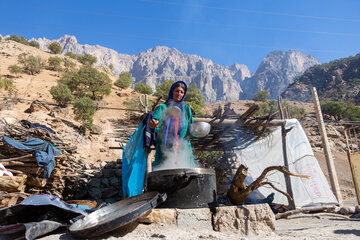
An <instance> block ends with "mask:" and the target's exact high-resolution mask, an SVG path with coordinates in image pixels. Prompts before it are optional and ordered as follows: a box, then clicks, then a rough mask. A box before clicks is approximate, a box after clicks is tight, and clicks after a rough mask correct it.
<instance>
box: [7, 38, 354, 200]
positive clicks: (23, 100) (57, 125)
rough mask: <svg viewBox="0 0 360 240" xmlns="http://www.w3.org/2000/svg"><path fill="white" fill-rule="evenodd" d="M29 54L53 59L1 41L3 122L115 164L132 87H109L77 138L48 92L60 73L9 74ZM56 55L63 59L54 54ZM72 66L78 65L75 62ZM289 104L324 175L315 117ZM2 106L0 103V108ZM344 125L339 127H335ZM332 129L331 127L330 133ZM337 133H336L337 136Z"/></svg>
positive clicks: (344, 180) (339, 159)
mask: <svg viewBox="0 0 360 240" xmlns="http://www.w3.org/2000/svg"><path fill="white" fill-rule="evenodd" d="M23 52H25V53H29V54H32V55H35V56H40V57H41V58H42V59H43V60H44V61H45V60H47V59H48V58H49V57H51V56H54V54H50V53H47V52H44V51H42V50H39V49H36V48H33V47H30V46H25V45H22V44H19V43H16V42H12V41H8V42H7V41H1V42H0V75H2V76H5V77H8V78H11V79H13V80H14V83H15V85H16V89H17V93H16V95H15V97H16V99H17V102H15V103H13V104H12V105H7V106H6V107H4V108H1V109H0V119H1V120H4V121H6V122H7V123H12V124H18V123H19V121H20V120H22V119H25V120H29V121H31V122H38V123H41V124H45V125H48V126H50V127H51V128H52V129H54V130H55V131H56V132H57V134H58V136H60V137H61V138H63V139H65V140H66V141H68V142H69V143H71V144H72V145H75V146H77V148H78V149H77V153H76V154H75V156H76V157H77V158H81V159H83V160H84V161H86V162H87V163H89V164H90V163H93V164H97V165H100V164H102V163H104V162H111V161H115V160H116V159H118V158H121V156H122V150H120V149H111V147H116V146H120V144H121V143H123V144H125V143H126V141H123V140H122V139H120V137H121V135H122V134H123V137H124V136H125V138H126V137H128V135H126V134H127V133H125V132H121V131H120V130H124V129H125V130H127V131H128V132H130V133H131V132H132V131H134V127H136V126H137V124H138V123H139V115H140V113H138V114H137V113H136V112H134V111H126V110H125V109H127V108H133V105H132V106H130V105H129V104H126V102H133V103H134V102H137V101H138V100H137V99H138V97H139V96H138V95H137V94H136V93H135V92H134V91H132V90H131V89H126V90H120V89H118V88H116V87H113V89H112V92H111V94H110V96H105V97H104V98H103V100H102V101H101V102H100V103H99V104H100V105H101V106H102V107H103V108H102V109H99V110H98V111H97V112H96V113H95V116H94V126H95V129H96V131H93V132H91V133H88V134H86V135H81V134H80V133H79V130H78V128H79V126H80V123H79V122H77V121H76V120H74V115H73V111H72V109H71V106H69V107H67V108H60V107H58V106H56V105H51V104H54V101H53V99H52V97H51V95H50V93H49V90H50V88H51V87H52V86H55V85H56V84H57V80H58V79H59V74H58V73H56V72H54V71H49V70H46V69H44V70H42V71H41V73H40V74H38V75H28V74H21V75H19V76H14V75H13V74H11V73H10V72H9V70H8V67H9V66H10V65H12V64H17V57H18V55H19V54H21V53H23ZM58 56H59V57H63V56H61V55H58ZM76 64H77V67H79V66H80V63H76ZM98 69H99V70H100V71H105V72H108V74H109V75H110V78H111V80H112V81H113V82H114V81H115V79H116V77H115V76H114V75H112V74H111V73H110V72H109V71H108V69H107V68H106V67H98ZM1 94H3V95H2V96H4V97H3V98H1V99H0V104H2V103H4V102H6V101H7V100H8V99H13V97H14V96H12V97H11V98H9V96H8V95H7V94H6V93H5V92H1ZM34 100H41V101H43V102H46V103H48V104H49V109H38V110H37V111H34V112H31V113H28V112H26V110H27V109H28V108H29V106H30V104H31V103H32V102H33V101H34ZM249 103H252V101H248V100H246V101H241V100H234V101H230V102H226V103H213V104H208V105H207V106H206V107H205V109H204V111H205V113H206V114H209V115H211V114H213V112H214V110H215V109H217V108H218V106H220V105H221V106H222V107H223V108H228V109H229V111H230V113H231V114H241V113H243V112H244V111H245V110H246V109H247V107H248V105H247V104H249ZM293 104H294V105H297V106H301V107H305V108H306V109H307V111H308V112H309V113H310V115H309V116H308V117H307V118H305V119H303V120H302V125H303V126H304V128H305V131H306V133H307V135H308V137H309V139H310V143H311V145H312V147H313V150H314V151H315V152H316V153H315V154H316V156H317V157H318V160H319V162H320V165H321V167H322V169H323V171H324V173H325V175H328V174H327V170H326V164H325V160H324V157H323V154H322V151H321V148H320V145H321V144H320V145H319V141H320V139H319V133H318V131H317V126H316V123H315V122H314V114H313V110H312V106H311V104H307V103H302V102H294V103H293ZM2 106H4V105H2ZM341 128H342V129H343V127H341V126H340V129H341ZM335 130H336V129H335ZM335 130H334V132H335V133H334V134H333V135H332V136H333V137H332V138H331V144H332V149H333V150H334V152H335V159H336V163H335V164H336V167H337V169H338V171H339V172H338V176H339V178H340V184H341V186H342V190H343V195H344V196H346V195H348V194H350V196H352V197H353V196H354V195H353V194H354V190H353V187H352V182H351V175H350V174H349V173H350V169H349V166H348V162H347V158H346V154H345V152H344V145H343V143H344V139H343V135H342V131H340V130H336V131H335ZM338 132H341V133H339V134H338Z"/></svg>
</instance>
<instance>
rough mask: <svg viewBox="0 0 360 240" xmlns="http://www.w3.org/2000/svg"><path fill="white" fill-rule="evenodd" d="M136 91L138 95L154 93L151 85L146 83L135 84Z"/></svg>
mask: <svg viewBox="0 0 360 240" xmlns="http://www.w3.org/2000/svg"><path fill="white" fill-rule="evenodd" d="M135 91H136V92H138V93H143V94H152V93H153V90H152V88H151V87H150V86H149V85H147V84H146V83H137V84H135Z"/></svg>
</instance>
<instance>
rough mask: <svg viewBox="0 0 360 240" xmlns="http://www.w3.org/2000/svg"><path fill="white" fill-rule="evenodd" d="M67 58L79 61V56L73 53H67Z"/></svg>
mask: <svg viewBox="0 0 360 240" xmlns="http://www.w3.org/2000/svg"><path fill="white" fill-rule="evenodd" d="M65 56H68V57H71V58H72V59H77V55H76V54H75V53H72V52H66V53H65Z"/></svg>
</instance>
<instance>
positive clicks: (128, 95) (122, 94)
mask: <svg viewBox="0 0 360 240" xmlns="http://www.w3.org/2000/svg"><path fill="white" fill-rule="evenodd" d="M116 95H118V96H119V97H130V95H131V94H130V93H123V92H116Z"/></svg>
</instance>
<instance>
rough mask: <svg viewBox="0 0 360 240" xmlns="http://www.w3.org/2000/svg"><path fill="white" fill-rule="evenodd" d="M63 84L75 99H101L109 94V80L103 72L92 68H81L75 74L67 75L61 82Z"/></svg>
mask: <svg viewBox="0 0 360 240" xmlns="http://www.w3.org/2000/svg"><path fill="white" fill-rule="evenodd" d="M61 81H62V82H65V83H66V84H67V85H68V87H69V88H70V90H71V91H72V93H73V94H74V95H75V96H77V97H89V98H91V99H93V100H96V99H101V98H102V97H103V96H104V95H109V94H110V92H111V79H110V78H109V76H108V75H106V74H105V73H103V72H99V71H98V70H96V69H95V68H93V67H90V66H87V67H82V68H80V69H79V71H77V72H76V73H75V74H73V75H71V74H67V75H66V76H65V77H64V78H62V80H61Z"/></svg>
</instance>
